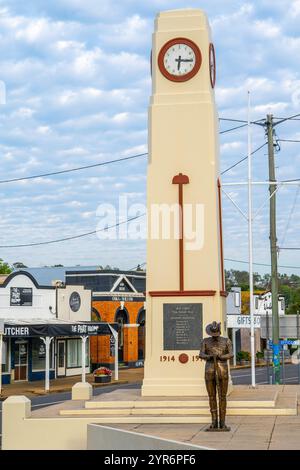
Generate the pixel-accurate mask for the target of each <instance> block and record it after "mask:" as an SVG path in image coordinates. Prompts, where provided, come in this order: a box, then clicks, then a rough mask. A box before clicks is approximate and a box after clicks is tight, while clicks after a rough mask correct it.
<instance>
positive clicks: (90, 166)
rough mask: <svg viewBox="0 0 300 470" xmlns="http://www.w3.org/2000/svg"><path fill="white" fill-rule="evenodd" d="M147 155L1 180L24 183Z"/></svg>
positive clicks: (0, 182)
mask: <svg viewBox="0 0 300 470" xmlns="http://www.w3.org/2000/svg"><path fill="white" fill-rule="evenodd" d="M145 155H148V153H139V154H137V155H131V156H130V157H122V158H118V159H117V160H108V161H106V162H101V163H94V164H93V165H85V166H80V167H77V168H70V169H68V170H60V171H52V172H50V173H41V174H39V175H32V176H24V177H22V178H12V179H8V180H0V184H3V183H14V182H17V181H24V180H32V179H35V178H44V177H45V176H54V175H61V174H63V173H70V172H71V171H79V170H87V169H88V168H95V167H97V166H103V165H109V164H110V163H117V162H123V161H125V160H131V159H133V158H137V157H144V156H145Z"/></svg>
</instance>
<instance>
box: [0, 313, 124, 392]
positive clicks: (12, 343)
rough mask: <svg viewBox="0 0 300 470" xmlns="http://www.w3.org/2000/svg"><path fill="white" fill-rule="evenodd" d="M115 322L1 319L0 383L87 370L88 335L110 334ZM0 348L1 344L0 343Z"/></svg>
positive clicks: (67, 374)
mask: <svg viewBox="0 0 300 470" xmlns="http://www.w3.org/2000/svg"><path fill="white" fill-rule="evenodd" d="M112 330H114V331H115V332H117V331H118V325H117V324H116V323H111V324H108V323H104V322H98V323H95V322H76V323H74V322H68V321H66V320H65V321H58V320H48V321H45V322H43V323H36V322H35V323H31V322H25V321H18V322H14V323H12V322H9V321H4V334H3V336H2V383H3V384H9V383H11V382H13V381H14V382H19V381H34V380H43V379H46V375H47V368H48V370H49V374H48V375H49V379H54V378H56V377H66V376H71V375H80V374H82V355H83V352H84V357H85V373H88V372H90V360H89V338H90V336H107V335H112ZM0 347H1V346H0Z"/></svg>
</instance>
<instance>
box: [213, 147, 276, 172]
mask: <svg viewBox="0 0 300 470" xmlns="http://www.w3.org/2000/svg"><path fill="white" fill-rule="evenodd" d="M265 145H267V143H266V142H264V143H263V144H262V145H261V146H260V147H258V148H257V149H255V150H253V152H251V155H254V154H255V153H256V152H258V151H259V150H260V149H262V148H263V147H264V146H265ZM247 159H248V155H247V156H246V157H244V158H242V159H241V160H239V161H238V162H236V163H234V164H233V165H231V166H230V167H229V168H227V169H226V170H224V171H222V172H221V175H224V173H227V171H229V170H232V168H234V167H236V166H237V165H239V164H240V163H242V162H244V161H245V160H247Z"/></svg>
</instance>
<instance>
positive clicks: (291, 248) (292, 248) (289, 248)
mask: <svg viewBox="0 0 300 470" xmlns="http://www.w3.org/2000/svg"><path fill="white" fill-rule="evenodd" d="M280 250H300V248H298V247H284V246H282V247H281V248H280Z"/></svg>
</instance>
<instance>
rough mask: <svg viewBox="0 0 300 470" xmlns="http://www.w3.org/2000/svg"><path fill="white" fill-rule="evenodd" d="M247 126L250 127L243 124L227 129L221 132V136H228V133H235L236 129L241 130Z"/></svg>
mask: <svg viewBox="0 0 300 470" xmlns="http://www.w3.org/2000/svg"><path fill="white" fill-rule="evenodd" d="M245 126H248V124H241V125H240V126H236V127H231V128H230V129H226V130H225V131H221V132H220V134H226V132H231V131H235V130H236V129H240V128H241V127H245Z"/></svg>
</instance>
